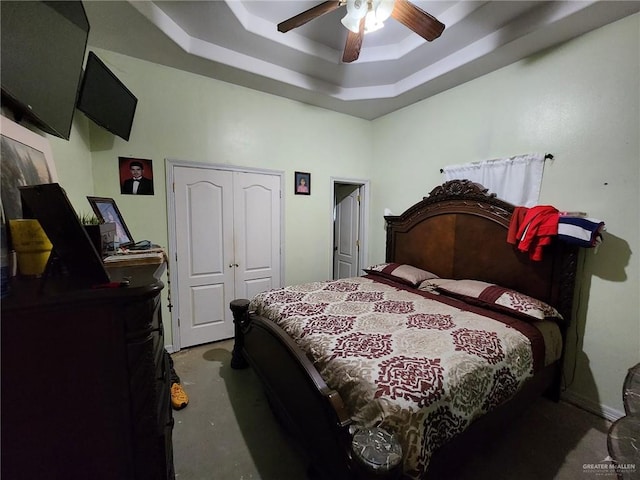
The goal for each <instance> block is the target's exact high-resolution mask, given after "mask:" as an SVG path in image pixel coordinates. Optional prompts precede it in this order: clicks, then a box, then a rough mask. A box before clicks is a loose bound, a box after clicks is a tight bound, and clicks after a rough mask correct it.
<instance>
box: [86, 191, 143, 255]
mask: <svg viewBox="0 0 640 480" xmlns="http://www.w3.org/2000/svg"><path fill="white" fill-rule="evenodd" d="M87 200H89V204H90V205H91V208H92V209H93V213H95V214H96V217H98V220H100V222H102V223H115V224H116V236H115V238H114V239H113V241H114V243H117V244H118V246H119V247H128V246H130V245H133V244H134V243H135V241H134V240H133V237H132V236H131V233H130V232H129V229H128V228H127V224H126V223H125V222H124V218H123V217H122V214H121V213H120V210H118V206H117V205H116V202H115V200H114V199H113V198H106V197H87Z"/></svg>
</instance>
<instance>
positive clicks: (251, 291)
mask: <svg viewBox="0 0 640 480" xmlns="http://www.w3.org/2000/svg"><path fill="white" fill-rule="evenodd" d="M233 192H234V222H233V226H234V233H235V258H236V261H235V264H236V267H235V296H236V298H249V299H250V298H252V297H253V296H254V295H256V294H257V293H260V292H264V291H266V290H270V289H271V288H276V287H279V286H280V255H281V253H280V243H281V242H280V177H279V176H276V175H266V174H259V173H246V172H237V173H236V174H235V176H234V189H233Z"/></svg>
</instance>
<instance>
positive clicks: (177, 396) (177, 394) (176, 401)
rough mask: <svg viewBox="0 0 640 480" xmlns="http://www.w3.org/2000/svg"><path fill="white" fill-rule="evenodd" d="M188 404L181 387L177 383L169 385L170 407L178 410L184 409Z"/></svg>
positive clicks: (185, 394) (187, 398)
mask: <svg viewBox="0 0 640 480" xmlns="http://www.w3.org/2000/svg"><path fill="white" fill-rule="evenodd" d="M188 403H189V397H188V396H187V393H186V392H185V391H184V390H183V389H182V385H180V384H179V383H174V384H172V385H171V406H172V407H173V408H174V409H176V410H180V409H181V408H184V407H186V406H187V404H188Z"/></svg>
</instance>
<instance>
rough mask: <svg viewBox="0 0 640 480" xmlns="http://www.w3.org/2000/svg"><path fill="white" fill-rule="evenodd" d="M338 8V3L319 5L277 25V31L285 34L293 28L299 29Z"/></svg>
mask: <svg viewBox="0 0 640 480" xmlns="http://www.w3.org/2000/svg"><path fill="white" fill-rule="evenodd" d="M339 7H340V2H339V1H337V2H322V3H321V4H320V5H316V6H315V7H311V8H310V9H309V10H305V11H304V12H302V13H299V14H298V15H296V16H295V17H291V18H289V19H288V20H285V21H284V22H280V23H279V24H278V31H279V32H282V33H285V32H288V31H289V30H293V29H294V28H297V27H300V26H302V25H304V24H305V23H307V22H310V21H311V20H313V19H314V18H318V17H321V16H322V15H324V14H325V13H329V12H333V11H334V10H336V9H337V8H339Z"/></svg>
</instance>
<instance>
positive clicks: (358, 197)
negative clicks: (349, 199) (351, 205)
mask: <svg viewBox="0 0 640 480" xmlns="http://www.w3.org/2000/svg"><path fill="white" fill-rule="evenodd" d="M356 198H357V199H358V203H360V195H358V196H357V197H356Z"/></svg>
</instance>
